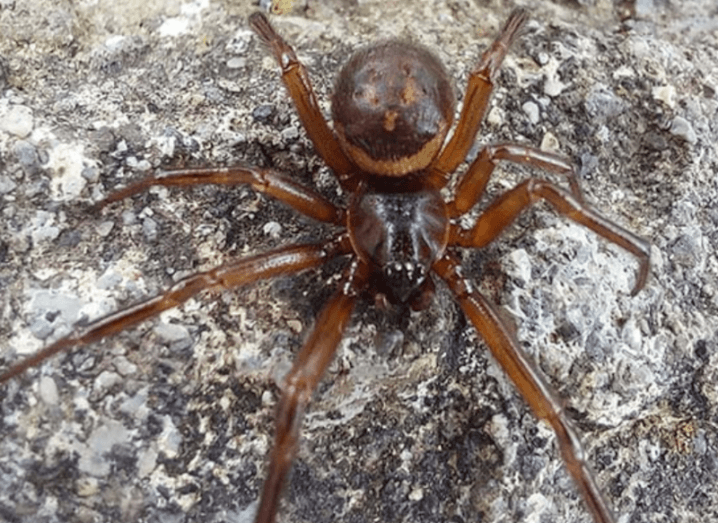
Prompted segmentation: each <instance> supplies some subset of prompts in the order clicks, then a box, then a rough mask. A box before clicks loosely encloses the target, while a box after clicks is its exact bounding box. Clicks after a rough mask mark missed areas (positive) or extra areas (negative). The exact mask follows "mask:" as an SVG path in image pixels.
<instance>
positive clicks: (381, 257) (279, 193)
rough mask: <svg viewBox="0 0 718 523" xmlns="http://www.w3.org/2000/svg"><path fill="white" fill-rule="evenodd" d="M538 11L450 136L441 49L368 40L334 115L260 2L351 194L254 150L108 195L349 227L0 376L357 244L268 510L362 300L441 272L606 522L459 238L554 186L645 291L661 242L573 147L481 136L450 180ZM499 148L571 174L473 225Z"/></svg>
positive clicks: (497, 53)
mask: <svg viewBox="0 0 718 523" xmlns="http://www.w3.org/2000/svg"><path fill="white" fill-rule="evenodd" d="M526 18H527V14H526V12H525V11H524V10H521V9H519V10H516V11H514V12H513V13H512V14H511V16H510V17H509V19H508V21H507V22H506V25H505V26H504V28H503V30H502V31H501V33H500V34H499V36H498V37H497V38H496V40H495V41H494V42H493V44H492V45H491V47H490V48H489V49H488V50H486V51H485V52H484V54H483V56H482V57H481V59H480V61H479V63H478V65H477V66H476V67H475V69H474V70H473V72H472V73H471V75H470V78H469V83H468V87H467V90H466V94H465V97H464V104H463V108H462V111H461V114H460V117H459V120H458V122H457V124H456V126H455V127H454V131H453V134H452V136H451V138H450V139H448V140H447V136H448V133H449V131H450V129H451V128H452V124H453V117H454V107H455V100H454V97H453V90H452V87H451V82H450V81H449V78H448V75H447V73H446V71H445V69H444V67H443V65H442V64H441V63H440V61H439V60H438V59H437V58H436V57H435V56H434V55H433V54H432V53H431V52H429V51H428V50H426V49H424V48H423V47H420V46H416V45H412V44H407V43H404V42H400V41H394V40H391V41H386V42H383V43H379V44H377V45H373V46H369V47H366V48H364V49H362V50H360V51H358V52H357V53H356V54H355V55H354V56H352V57H351V58H350V59H349V61H348V63H347V64H346V65H345V66H344V68H343V69H342V70H341V72H340V74H339V77H338V79H337V81H336V85H335V90H334V94H333V96H332V118H333V122H334V127H333V130H332V129H331V128H330V127H329V126H328V124H327V122H326V121H325V119H324V118H323V117H322V114H321V111H320V109H319V106H318V103H317V100H316V98H315V95H314V92H313V89H312V85H311V83H310V80H309V77H308V75H307V72H306V70H305V68H304V66H303V65H302V64H301V62H299V60H298V59H297V57H296V55H295V53H294V51H293V50H292V48H291V47H290V46H289V45H288V44H287V43H286V42H285V41H284V40H283V39H282V38H281V37H280V36H279V35H278V34H277V33H276V31H275V30H274V29H273V27H272V26H271V25H270V23H269V21H268V20H267V18H266V17H265V16H264V15H263V14H260V13H255V14H253V15H252V16H250V18H249V24H250V26H251V27H252V29H254V31H255V32H256V33H257V34H258V35H259V38H260V39H261V40H262V41H263V42H264V43H265V44H266V45H267V46H268V47H269V49H270V50H271V52H272V53H273V55H274V57H275V58H276V60H277V62H278V64H279V66H280V69H281V73H282V80H283V81H284V84H285V86H286V88H287V90H288V92H289V95H290V97H291V98H292V100H293V101H294V104H295V106H296V109H297V111H298V113H299V117H300V119H301V122H302V124H303V125H304V128H305V129H306V132H307V133H308V135H309V138H310V139H311V141H312V143H313V144H314V146H315V148H316V150H317V152H318V153H319V155H320V156H321V157H322V158H323V159H324V161H325V162H326V164H327V165H328V166H329V167H330V168H331V170H332V171H333V172H334V174H335V175H336V177H337V180H338V182H339V184H340V185H341V187H342V189H343V191H344V192H345V193H346V194H347V203H346V206H344V207H342V206H337V205H335V204H333V203H331V202H330V201H328V200H327V199H325V198H324V197H322V196H321V195H320V194H319V193H318V192H316V191H314V190H312V189H309V188H306V187H304V186H302V185H301V184H299V183H297V182H296V181H295V180H294V179H292V178H291V177H289V176H286V175H284V174H282V173H280V172H277V171H276V170H273V169H269V168H257V167H249V166H239V167H227V168H202V169H183V170H171V171H160V172H158V173H156V174H155V175H154V176H151V177H149V178H147V179H144V180H142V181H139V182H137V183H134V184H132V185H129V186H128V187H126V188H124V189H122V190H119V191H118V192H115V193H113V194H111V195H110V196H109V197H108V198H106V199H105V200H104V201H103V204H107V203H110V202H114V201H117V200H120V199H122V198H126V197H129V196H131V195H135V194H137V193H140V192H142V191H144V190H146V189H147V188H149V187H151V186H156V185H158V186H167V187H170V186H182V187H188V186H192V185H198V184H226V185H236V184H248V185H250V186H252V187H253V188H254V189H255V190H256V191H259V192H262V193H265V194H268V195H270V196H272V197H274V198H276V199H277V200H279V201H281V202H284V203H285V204H287V205H289V206H291V207H293V208H295V209H296V210H297V211H299V212H301V213H303V214H305V215H307V216H309V217H311V218H314V219H316V220H319V221H321V222H327V223H330V224H334V225H336V226H338V227H340V228H341V229H342V230H341V232H339V233H338V234H336V235H335V236H334V237H331V238H328V239H327V240H326V241H324V242H321V243H317V244H303V245H288V246H284V247H281V248H278V249H275V250H273V251H270V252H267V253H264V254H260V255H257V256H252V257H248V258H244V259H240V260H236V261H232V262H229V263H226V264H224V265H221V266H219V267H217V268H214V269H211V270H208V271H206V272H201V273H197V274H194V275H192V276H189V277H187V278H185V279H183V280H181V281H180V282H178V283H176V284H175V285H173V286H172V287H171V288H169V289H168V290H166V291H165V292H163V293H162V294H160V295H159V296H157V297H154V298H151V299H148V300H146V301H144V302H142V303H139V304H137V305H134V306H132V307H130V308H127V309H124V310H120V311H118V312H115V313H113V314H110V315H108V316H106V317H103V318H100V319H99V320H96V321H94V322H92V323H90V324H89V325H87V326H85V327H81V328H77V329H76V330H75V331H74V332H73V333H72V334H70V335H69V336H67V337H65V338H62V339H59V340H58V341H56V342H54V343H53V344H51V345H49V346H48V347H46V348H45V349H43V350H41V351H40V352H39V353H37V354H36V355H34V356H32V357H30V358H28V359H26V360H24V361H21V362H20V363H18V364H16V365H15V366H13V367H11V368H10V369H9V370H7V371H5V373H4V374H2V375H1V376H0V382H5V381H7V380H9V379H11V378H13V377H15V376H17V375H18V374H20V373H22V372H24V371H25V370H26V369H28V368H29V367H33V366H35V365H37V364H38V363H40V362H41V361H43V360H44V359H46V358H48V357H50V356H51V355H53V354H55V353H58V352H60V351H62V350H66V349H69V348H71V347H76V346H79V345H84V344H88V343H92V342H95V341H98V340H100V339H102V338H104V337H106V336H109V335H111V334H114V333H117V332H119V331H122V330H125V329H127V328H129V327H131V326H134V325H136V324H138V323H140V322H142V321H144V320H146V319H149V318H152V317H155V316H157V315H158V314H159V313H160V312H161V311H164V310H166V309H169V308H171V307H174V306H176V305H179V304H181V303H183V302H185V301H186V300H187V299H189V298H190V297H192V296H195V295H196V294H198V293H199V292H201V291H208V290H218V289H229V288H234V287H238V286H241V285H246V284H249V283H252V282H255V281H258V280H260V279H264V278H271V277H275V276H279V275H287V274H292V273H297V272H299V271H303V270H306V269H310V268H317V267H320V266H322V265H324V264H326V263H327V262H328V261H329V260H331V259H334V258H335V257H348V258H349V263H348V266H347V269H346V270H345V271H344V273H343V275H342V277H341V281H340V283H339V285H338V286H337V288H336V290H335V292H334V294H333V295H332V297H331V298H330V299H329V301H328V302H327V303H326V304H325V305H324V308H323V309H322V311H321V312H320V313H319V315H318V317H317V319H316V325H315V326H314V329H313V330H312V332H311V333H310V334H309V336H308V337H307V339H306V341H305V342H304V345H303V347H302V348H301V350H300V352H299V353H298V354H297V356H296V360H295V362H294V365H293V367H292V369H291V370H290V372H289V373H288V374H287V376H286V378H285V385H284V389H283V394H282V397H281V399H280V401H279V405H278V410H277V418H276V439H275V443H274V447H273V450H272V451H271V454H270V459H269V466H268V473H267V479H266V481H265V483H264V489H263V492H262V495H261V499H260V501H259V507H258V510H257V515H256V518H255V522H256V523H270V522H273V521H275V519H276V515H277V511H278V508H279V504H280V497H281V493H282V489H283V485H284V484H285V482H286V478H287V475H288V473H289V470H290V468H291V465H292V462H293V459H294V457H295V454H296V452H297V447H298V445H299V436H300V428H301V421H302V417H303V414H304V412H305V410H306V409H307V406H308V404H309V402H310V400H311V397H312V395H313V393H314V390H315V389H316V387H317V384H318V382H319V380H320V379H321V377H322V375H323V374H324V371H325V370H326V368H327V366H328V365H329V363H330V362H331V361H332V358H333V356H334V353H335V351H336V349H337V346H338V344H339V342H340V340H341V339H342V336H343V333H344V331H345V329H346V326H347V324H348V322H349V320H350V317H351V314H352V310H353V309H354V306H355V303H356V302H357V300H358V299H359V298H360V297H361V296H364V295H369V296H371V297H373V298H374V299H375V300H376V301H378V302H379V303H382V304H384V305H385V306H389V307H390V306H400V307H411V308H413V309H415V310H420V309H422V308H424V307H426V305H427V304H428V300H429V299H430V298H431V296H432V294H433V293H434V286H435V284H436V283H438V282H443V284H444V285H446V286H447V287H448V289H449V290H450V291H451V293H453V295H454V297H455V299H456V300H457V302H458V303H459V305H460V307H461V309H462V310H463V311H464V313H465V314H466V316H467V318H468V319H469V320H470V322H471V323H472V324H473V325H474V327H475V328H476V329H477V331H478V333H479V334H480V335H481V337H482V338H483V339H484V341H485V342H486V345H487V346H488V348H489V349H490V351H491V352H492V354H493V355H494V357H495V358H496V360H497V361H498V362H499V364H500V365H501V366H502V367H503V369H504V370H505V372H506V373H507V375H508V376H509V377H510V378H511V380H513V382H514V383H515V385H516V387H517V388H518V390H519V391H520V392H521V394H522V395H523V397H524V398H525V400H526V401H527V402H528V404H529V405H530V407H531V409H532V410H533V412H534V414H535V415H536V416H538V417H539V418H542V419H544V420H546V421H547V422H548V423H549V424H550V425H551V427H552V428H553V429H554V431H555V433H556V437H557V440H558V444H559V447H560V451H561V454H562V457H563V459H564V462H565V463H566V467H567V468H568V471H569V473H570V474H571V476H572V477H573V479H574V480H575V482H576V485H577V486H578V489H579V491H580V493H581V495H582V496H583V499H584V500H585V502H586V504H587V506H588V509H589V511H590V512H591V514H593V517H594V519H595V520H596V522H597V523H612V522H614V521H615V520H614V517H613V516H612V514H611V510H610V509H609V507H608V505H607V503H606V501H605V500H604V498H603V497H602V495H601V493H600V491H599V489H598V487H597V485H596V481H595V479H594V476H593V474H592V472H591V470H590V468H589V466H588V464H587V462H586V460H585V457H584V450H583V448H582V445H581V442H580V439H579V437H578V434H577V432H576V430H575V429H574V427H573V423H572V422H571V420H570V419H569V417H567V415H566V413H565V411H564V409H563V407H562V404H561V401H560V400H559V399H558V398H557V396H556V395H555V394H554V392H553V391H552V389H551V388H550V387H549V386H548V385H547V383H546V381H545V380H544V378H543V377H542V376H541V375H540V373H539V372H538V371H537V370H536V368H535V367H534V365H533V364H532V363H531V362H530V360H529V358H528V357H527V355H526V354H525V353H524V351H523V350H522V349H521V347H520V345H519V344H518V342H517V341H516V340H515V339H514V336H513V334H512V331H511V328H510V327H508V326H507V325H505V323H504V322H503V321H502V320H501V318H500V316H499V314H498V313H497V311H496V309H495V307H494V306H493V305H492V304H491V303H490V302H489V301H487V299H486V298H484V296H482V294H481V293H480V292H479V291H478V290H477V289H476V288H475V287H474V285H473V284H472V283H471V282H470V281H469V280H467V279H466V278H465V277H464V276H463V275H462V266H461V262H460V258H459V255H458V252H457V251H458V249H460V248H470V249H476V248H481V247H484V246H486V245H488V244H489V243H491V242H493V241H494V240H495V239H496V238H497V237H498V236H499V235H500V234H501V233H502V232H503V231H504V230H505V229H506V228H507V227H508V226H509V225H510V224H511V223H512V222H513V221H514V220H515V219H516V217H517V216H518V215H519V214H520V213H521V212H522V211H523V210H524V209H526V208H527V207H529V206H531V204H532V203H533V202H535V201H537V200H544V201H547V202H548V203H549V204H550V205H551V206H553V207H554V208H555V209H556V211H558V212H559V213H560V214H562V215H564V216H566V217H568V218H569V219H571V220H574V221H575V222H577V223H580V224H582V225H584V226H585V227H588V228H589V229H591V230H592V231H594V232H595V233H596V234H598V235H600V236H602V237H603V238H605V239H606V240H608V241H610V242H613V243H615V244H617V245H619V246H620V247H622V248H624V249H626V250H627V251H628V252H630V253H631V254H633V255H634V256H635V257H636V258H637V260H638V263H639V270H638V276H637V280H636V284H635V286H634V288H633V294H635V293H637V292H638V291H639V290H640V289H641V288H642V287H643V286H644V284H645V283H646V279H647V276H648V271H649V244H648V242H646V241H645V240H644V239H642V238H640V237H638V236H636V235H634V234H633V233H631V232H630V231H628V230H626V229H624V228H622V227H620V226H619V225H617V224H615V223H613V222H611V221H610V220H608V219H607V218H605V217H603V216H602V215H600V214H599V213H598V212H596V211H594V210H593V209H591V208H590V207H589V206H588V205H587V204H586V203H585V201H584V199H583V197H582V195H581V192H580V190H579V186H578V183H577V179H576V176H575V172H574V168H573V165H572V163H571V162H570V161H568V160H567V159H566V158H563V157H560V156H557V155H555V154H552V153H548V152H544V151H542V150H539V149H536V148H533V147H528V146H524V145H517V144H511V143H504V144H497V145H489V146H487V147H484V148H483V149H482V150H481V151H480V153H479V154H478V156H477V158H476V159H475V160H473V161H472V162H471V164H470V165H469V167H468V169H467V170H466V172H465V173H464V174H462V175H460V176H459V177H458V181H457V184H456V188H455V190H454V197H453V199H449V200H448V201H447V200H445V199H444V197H442V195H441V192H440V191H441V190H442V189H443V188H444V187H445V186H446V185H447V184H448V182H449V180H450V177H451V175H452V174H453V173H454V171H455V170H456V169H457V167H458V166H459V164H461V163H462V162H463V161H464V159H465V157H466V155H467V153H468V151H469V149H470V147H471V146H472V144H473V143H474V139H475V136H476V133H477V131H478V129H479V126H480V123H481V121H482V118H483V116H484V113H485V112H486V109H487V106H488V102H489V98H490V95H491V92H492V90H493V87H494V81H495V78H496V75H497V73H498V70H499V68H500V66H501V63H502V61H503V59H504V57H505V55H506V53H507V51H508V49H509V47H510V45H511V43H512V42H513V41H514V40H515V39H516V38H517V36H518V34H519V31H520V28H521V27H522V25H523V24H524V22H525V21H526ZM502 160H507V161H509V162H514V163H520V164H526V165H529V166H531V167H535V168H539V169H544V170H547V171H550V172H552V173H555V174H558V175H561V176H563V177H565V179H566V181H567V183H568V189H566V188H563V187H561V186H559V185H556V184H554V183H551V182H548V181H545V180H542V179H539V178H529V179H527V180H525V181H523V182H521V183H520V184H518V185H517V186H516V187H514V188H513V189H511V190H509V191H507V192H505V193H504V194H502V195H500V196H499V197H498V198H497V199H496V200H495V201H493V202H492V203H491V204H490V205H489V206H488V207H487V208H486V210H485V211H484V212H483V213H482V214H481V215H480V216H479V217H478V218H477V220H476V222H475V224H474V225H473V226H472V227H470V228H468V229H465V228H462V227H461V226H460V225H459V224H458V222H457V220H456V219H457V218H458V217H460V216H462V215H463V214H465V213H466V212H467V211H469V210H470V209H471V208H472V207H473V206H474V204H476V203H477V202H478V200H479V199H480V197H481V196H482V194H483V192H484V189H485V187H486V185H487V183H488V181H489V178H490V177H491V174H492V171H493V169H494V167H495V165H496V164H497V162H499V161H502Z"/></svg>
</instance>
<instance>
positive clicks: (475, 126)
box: [429, 9, 528, 188]
mask: <svg viewBox="0 0 718 523" xmlns="http://www.w3.org/2000/svg"><path fill="white" fill-rule="evenodd" d="M527 18H528V12H527V11H525V10H524V9H516V10H514V11H513V12H512V13H511V16H509V19H508V20H507V21H506V25H504V28H503V29H502V31H501V33H500V34H499V36H497V37H496V40H494V43H493V44H491V47H489V48H488V49H487V50H486V51H484V54H483V55H482V57H481V60H480V61H479V63H478V65H477V66H476V68H475V69H474V70H473V71H472V73H471V76H469V85H468V86H467V87H466V94H465V95H464V105H463V107H462V108H461V115H460V116H459V122H458V123H457V124H456V129H454V134H453V135H452V136H451V139H450V140H449V142H448V143H447V144H446V145H445V146H444V149H443V150H442V151H441V154H439V157H438V158H437V159H436V160H434V163H433V164H432V165H431V166H429V173H430V174H429V182H430V183H431V184H432V185H433V186H434V187H437V188H441V187H443V186H444V185H446V182H447V181H448V179H449V175H451V173H453V172H454V171H455V170H456V168H457V167H458V166H459V164H460V163H461V162H463V161H464V158H466V153H468V152H469V149H470V148H471V146H472V145H473V144H474V139H475V138H476V133H477V132H478V130H479V126H480V125H481V121H482V120H483V118H484V114H485V113H486V108H487V107H488V105H489V99H490V98H491V92H492V91H493V89H494V80H495V79H496V75H497V74H498V71H499V69H500V68H501V64H502V63H503V61H504V57H505V56H506V53H507V52H508V50H509V47H511V44H512V43H513V41H514V40H516V37H517V36H518V35H519V30H520V29H521V27H522V26H523V24H524V23H525V22H526V20H527Z"/></svg>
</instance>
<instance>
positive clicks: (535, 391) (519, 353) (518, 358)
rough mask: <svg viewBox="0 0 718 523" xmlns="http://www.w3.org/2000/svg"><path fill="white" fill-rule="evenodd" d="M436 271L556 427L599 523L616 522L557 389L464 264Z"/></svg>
mask: <svg viewBox="0 0 718 523" xmlns="http://www.w3.org/2000/svg"><path fill="white" fill-rule="evenodd" d="M433 269H434V270H435V271H436V272H437V273H438V274H439V276H440V277H441V278H443V279H444V280H445V281H446V282H447V284H448V285H449V288H450V289H451V290H452V291H453V293H454V295H455V296H456V299H457V300H458V301H459V304H460V305H461V308H462V309H463V311H464V313H465V314H466V316H467V317H468V318H469V320H470V321H471V323H473V324H474V327H476V330H477V331H478V332H479V334H480V335H481V337H482V338H483V339H484V341H485V342H486V344H487V345H488V347H489V350H490V351H491V353H492V354H493V356H494V358H495V359H496V360H497V361H498V363H499V365H501V367H502V368H503V369H504V372H506V374H507V375H508V376H509V378H511V381H513V382H514V384H515V385H516V388H517V389H518V390H519V392H520V393H521V395H522V396H523V398H524V399H525V400H526V402H527V403H528V404H529V406H530V407H531V410H532V411H533V412H534V414H535V415H536V416H537V417H538V418H540V419H544V420H546V421H547V422H548V423H549V424H550V425H551V427H552V428H553V430H554V432H555V433H556V438H557V440H558V445H559V448H560V450H561V456H562V457H563V461H564V463H565V464H566V468H567V469H568V471H569V472H570V474H571V476H573V479H574V481H575V482H576V484H577V485H578V488H579V491H580V492H581V494H582V496H583V499H584V500H585V501H586V504H587V505H588V508H589V509H590V511H591V513H592V514H593V517H594V519H595V520H596V523H614V521H615V520H614V517H613V515H612V513H611V510H610V509H609V508H608V504H607V503H606V501H605V500H604V499H603V497H602V495H601V492H600V490H599V488H598V486H597V485H596V482H595V480H594V475H593V472H592V471H591V469H590V467H589V466H588V464H587V463H586V458H585V451H584V449H583V446H582V444H581V440H580V438H579V436H578V434H577V433H576V430H575V428H574V427H573V424H572V423H571V420H570V419H569V418H568V416H567V415H566V412H565V411H564V408H563V405H562V403H561V401H560V400H559V399H558V398H557V396H556V394H555V393H554V391H553V389H552V388H551V387H550V386H549V385H548V384H547V383H546V382H545V381H544V379H543V377H542V376H541V374H540V373H539V371H538V370H537V369H536V368H535V367H534V365H533V364H532V362H531V360H530V359H529V357H528V356H527V355H526V353H525V352H524V351H523V350H522V349H521V347H520V346H519V344H518V342H517V341H516V340H515V338H514V337H513V335H512V334H511V332H510V330H509V328H508V327H507V326H506V325H505V324H504V323H503V321H501V319H500V317H499V315H498V314H497V312H496V310H495V309H494V307H493V306H492V305H491V304H490V303H489V302H488V301H487V300H486V299H485V298H484V297H483V296H482V295H481V294H480V293H479V292H477V291H476V290H474V289H472V287H471V283H470V282H468V281H467V280H465V279H464V278H463V276H462V274H461V266H460V264H459V262H458V261H457V260H456V259H455V258H453V257H452V256H450V255H446V256H444V258H442V259H440V260H439V261H438V262H436V263H435V264H434V267H433Z"/></svg>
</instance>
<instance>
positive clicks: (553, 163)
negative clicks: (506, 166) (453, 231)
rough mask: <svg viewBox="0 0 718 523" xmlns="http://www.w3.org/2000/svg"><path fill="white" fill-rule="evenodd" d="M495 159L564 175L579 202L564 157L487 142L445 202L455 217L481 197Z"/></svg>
mask: <svg viewBox="0 0 718 523" xmlns="http://www.w3.org/2000/svg"><path fill="white" fill-rule="evenodd" d="M499 160H508V161H510V162H514V163H521V164H528V165H531V166H533V167H538V168H539V169H544V170H546V171H549V172H553V173H556V174H560V175H563V176H565V177H566V179H567V180H568V183H569V186H570V187H571V193H572V194H573V196H574V198H576V199H577V200H578V201H579V202H581V203H583V195H582V194H581V189H580V188H579V186H578V180H577V179H576V171H575V169H574V166H573V162H571V161H570V160H569V159H568V158H565V157H563V156H559V155H557V154H553V153H550V152H547V151H542V150H541V149H536V148H535V147H527V146H524V145H517V144H512V143H502V144H495V145H487V146H486V147H484V148H483V149H481V152H480V153H479V155H478V156H477V157H476V160H474V161H473V163H472V164H471V165H470V166H469V169H468V170H467V171H466V174H464V176H463V177H462V178H461V181H460V182H459V184H458V185H457V187H456V195H455V197H454V201H453V202H451V203H449V213H450V216H452V217H456V216H460V215H462V214H464V213H465V212H466V211H468V210H469V209H471V207H473V206H474V205H475V204H476V202H477V201H478V200H479V198H481V195H482V194H483V193H484V190H485V189H486V184H488V183H489V179H490V178H491V174H492V173H493V172H494V167H496V164H497V163H498V162H499Z"/></svg>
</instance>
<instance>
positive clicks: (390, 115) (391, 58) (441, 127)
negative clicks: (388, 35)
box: [332, 40, 454, 176]
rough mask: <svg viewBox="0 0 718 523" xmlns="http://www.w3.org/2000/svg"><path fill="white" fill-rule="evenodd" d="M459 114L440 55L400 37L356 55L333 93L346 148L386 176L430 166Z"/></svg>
mask: <svg viewBox="0 0 718 523" xmlns="http://www.w3.org/2000/svg"><path fill="white" fill-rule="evenodd" d="M453 117H454V92H453V89H452V87H451V82H450V81H449V77H448V75H447V73H446V70H445V69H444V66H443V65H442V64H441V62H440V61H439V59H438V58H437V57H436V56H434V55H433V54H432V53H431V52H429V51H428V50H427V49H424V48H423V47H419V46H416V45H412V44H409V43H406V42H401V41H397V40H389V41H386V42H382V43H379V44H376V45H373V46H370V47H367V48H364V49H362V50H360V51H359V52H357V53H356V54H355V55H353V56H352V57H351V58H350V59H349V61H348V62H347V64H346V65H345V66H344V68H343V69H342V70H341V72H340V73H339V76H338V78H337V82H336V85H335V88H334V94H333V96H332V118H333V119H334V128H335V130H336V132H337V135H338V136H339V141H340V143H341V145H342V148H343V149H344V151H345V152H346V153H347V155H348V156H349V157H350V158H351V159H352V161H353V162H354V163H355V164H356V165H357V166H358V167H359V168H360V169H362V170H363V171H365V172H367V173H371V174H376V175H380V176H404V175H406V174H409V173H413V172H417V171H420V170H421V169H424V168H425V167H426V166H428V165H429V163H430V162H431V161H432V160H433V159H434V158H435V157H436V155H437V154H438V153H439V151H440V150H441V146H442V144H443V143H444V139H445V138H446V134H447V133H448V131H449V128H450V127H451V123H452V121H453Z"/></svg>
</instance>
